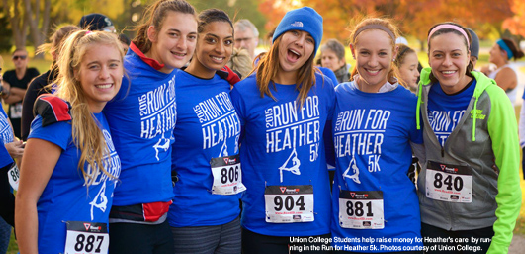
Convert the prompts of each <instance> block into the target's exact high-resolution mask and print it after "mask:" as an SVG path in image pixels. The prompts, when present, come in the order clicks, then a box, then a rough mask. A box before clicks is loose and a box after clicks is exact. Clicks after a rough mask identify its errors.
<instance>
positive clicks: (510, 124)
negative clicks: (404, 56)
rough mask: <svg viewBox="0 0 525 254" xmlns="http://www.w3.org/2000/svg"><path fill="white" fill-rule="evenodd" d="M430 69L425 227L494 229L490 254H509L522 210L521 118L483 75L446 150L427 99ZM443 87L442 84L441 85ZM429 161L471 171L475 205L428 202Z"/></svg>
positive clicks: (422, 190)
mask: <svg viewBox="0 0 525 254" xmlns="http://www.w3.org/2000/svg"><path fill="white" fill-rule="evenodd" d="M430 73H431V69H430V68H425V69H423V70H422V72H421V80H420V82H419V91H418V103H417V111H420V113H421V116H422V120H421V119H420V115H419V114H417V116H416V118H417V126H418V128H420V127H421V125H423V139H424V144H425V152H426V162H425V164H424V165H423V170H422V171H421V174H420V176H419V178H418V196H419V203H420V209H421V221H422V222H423V223H427V224H430V225H432V226H436V227H440V228H443V229H446V230H451V231H457V230H472V229H477V228H483V227H489V226H493V229H494V236H493V237H492V242H491V245H490V247H489V250H488V252H487V253H507V252H508V247H509V245H510V242H511V239H512V231H513V229H514V226H515V223H516V219H517V217H518V214H519V211H520V206H521V190H520V184H519V173H518V170H519V162H520V150H519V139H518V130H517V123H516V117H515V115H514V110H513V109H512V105H511V104H510V101H509V100H508V98H507V96H506V95H505V92H504V91H503V90H502V89H501V88H499V87H498V86H497V85H496V82H495V81H494V80H492V79H489V78H487V77H486V76H485V75H483V74H482V73H480V72H472V75H473V77H474V78H475V79H476V84H475V85H476V87H475V88H474V93H473V95H472V99H471V101H470V104H469V106H468V108H467V110H466V113H465V114H464V115H463V117H462V119H461V120H460V122H459V123H458V125H457V126H456V127H455V129H454V130H453V131H452V133H451V134H450V136H449V137H448V139H447V141H446V142H445V145H444V147H442V146H441V143H440V142H439V141H438V139H437V137H436V134H435V133H434V131H433V130H432V128H431V127H430V122H429V120H428V110H427V107H428V93H429V91H430V87H431V86H432V85H434V84H432V82H431V81H430V78H429V75H430ZM438 85H439V84H438ZM429 161H435V162H438V163H448V164H453V165H462V166H469V167H471V168H472V202H469V203H466V202H448V201H442V200H437V199H431V198H429V197H427V196H426V187H427V186H426V181H425V179H426V175H427V172H428V169H427V164H428V162H429Z"/></svg>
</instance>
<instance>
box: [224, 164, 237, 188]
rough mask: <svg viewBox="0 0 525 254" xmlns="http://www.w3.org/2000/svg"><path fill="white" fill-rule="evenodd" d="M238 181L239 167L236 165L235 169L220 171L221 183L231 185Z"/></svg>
mask: <svg viewBox="0 0 525 254" xmlns="http://www.w3.org/2000/svg"><path fill="white" fill-rule="evenodd" d="M238 180H239V166H238V165H236V166H235V168H233V167H230V168H222V169H221V183H222V184H225V183H227V182H230V183H233V182H237V181H238Z"/></svg>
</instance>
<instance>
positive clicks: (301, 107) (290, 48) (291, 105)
mask: <svg viewBox="0 0 525 254" xmlns="http://www.w3.org/2000/svg"><path fill="white" fill-rule="evenodd" d="M322 33H323V24H322V17H321V16H320V15H319V14H317V13H316V12H315V11H314V10H313V9H311V8H308V7H304V8H301V9H296V10H293V11H290V12H288V13H287V14H286V15H285V17H284V18H283V20H282V21H281V22H280V24H279V26H278V27H277V29H276V31H275V33H274V36H273V41H274V43H273V45H272V47H271V48H270V51H269V52H268V53H267V54H266V55H264V56H263V57H262V58H261V60H260V61H259V63H258V66H257V69H256V71H257V73H256V74H255V75H251V76H249V77H247V78H246V79H244V80H242V81H241V82H239V83H237V84H236V85H235V87H234V88H233V90H232V92H231V93H230V95H231V98H232V102H233V105H234V107H235V109H236V110H237V114H238V115H239V118H240V121H241V125H242V126H243V128H244V131H245V133H244V138H243V139H242V140H241V141H240V143H241V144H242V145H241V150H240V157H241V158H240V159H241V163H242V173H243V176H242V179H243V184H244V185H245V186H246V193H245V194H244V195H243V196H242V201H243V211H242V217H241V224H242V250H243V253H276V254H277V253H289V251H292V253H296V252H297V251H299V249H298V247H302V245H303V244H298V243H297V242H295V241H291V240H292V239H294V238H293V237H304V238H306V239H307V238H308V237H314V236H315V237H318V238H319V239H321V240H320V241H318V242H316V243H314V245H316V246H317V247H318V248H319V249H321V245H325V247H327V245H328V240H329V233H330V225H329V220H330V204H329V202H330V201H329V200H330V187H329V184H328V170H327V168H326V159H325V152H324V144H323V142H324V139H323V131H324V128H325V123H326V121H327V120H329V119H330V117H331V116H332V113H333V105H334V99H335V98H334V88H333V85H332V82H331V81H330V80H329V79H324V78H323V77H324V76H323V75H321V74H320V73H318V72H317V71H316V69H315V68H314V57H315V51H316V50H317V48H318V46H319V43H320V42H321V38H322ZM304 240H305V239H304ZM292 245H301V246H292ZM290 246H292V247H290ZM303 251H304V250H303ZM302 253H310V252H309V251H304V252H302ZM315 253H322V252H315Z"/></svg>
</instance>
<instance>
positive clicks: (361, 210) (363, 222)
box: [339, 191, 385, 229]
mask: <svg viewBox="0 0 525 254" xmlns="http://www.w3.org/2000/svg"><path fill="white" fill-rule="evenodd" d="M339 225H340V226H341V227H342V228H354V229H382V228H385V208H384V200H383V192H382V191H341V192H339Z"/></svg>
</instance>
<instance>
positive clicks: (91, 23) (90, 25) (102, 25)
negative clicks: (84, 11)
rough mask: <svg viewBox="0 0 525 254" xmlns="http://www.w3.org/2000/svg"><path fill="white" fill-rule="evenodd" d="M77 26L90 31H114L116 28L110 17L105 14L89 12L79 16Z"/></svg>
mask: <svg viewBox="0 0 525 254" xmlns="http://www.w3.org/2000/svg"><path fill="white" fill-rule="evenodd" d="M78 27H79V28H80V29H87V30H90V31H97V30H98V31H106V32H112V33H116V32H117V30H116V29H115V26H114V25H113V22H111V19H109V18H108V17H106V16H105V15H102V14H99V13H91V14H88V15H85V16H82V18H80V21H79V22H78Z"/></svg>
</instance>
